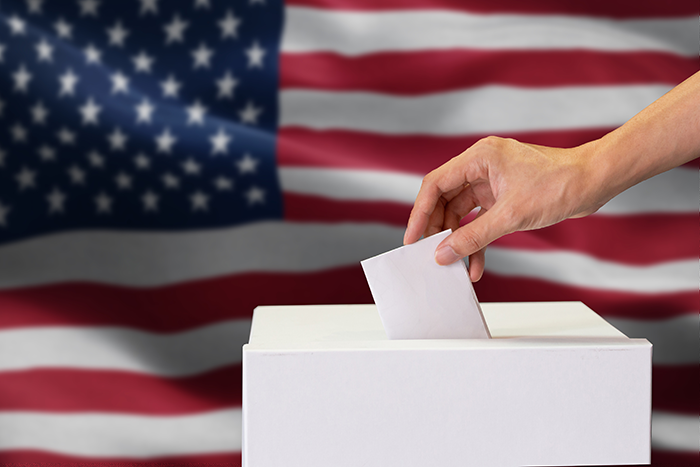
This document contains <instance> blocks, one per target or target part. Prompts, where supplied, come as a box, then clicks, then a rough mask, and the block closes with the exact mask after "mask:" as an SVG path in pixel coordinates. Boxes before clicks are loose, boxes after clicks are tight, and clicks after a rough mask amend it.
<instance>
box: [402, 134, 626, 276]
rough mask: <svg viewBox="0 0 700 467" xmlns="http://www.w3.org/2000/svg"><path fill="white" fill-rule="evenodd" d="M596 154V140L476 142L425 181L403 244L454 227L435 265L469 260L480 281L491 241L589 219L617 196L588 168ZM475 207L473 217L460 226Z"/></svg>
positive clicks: (439, 246)
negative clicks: (572, 144) (574, 144)
mask: <svg viewBox="0 0 700 467" xmlns="http://www.w3.org/2000/svg"><path fill="white" fill-rule="evenodd" d="M593 149H595V142H592V143H588V144H587V145H584V146H580V147H578V148H572V149H558V148H548V147H544V146H536V145H532V144H524V143H520V142H518V141H515V140H513V139H503V138H498V137H493V136H492V137H488V138H484V139H482V140H480V141H478V142H477V143H476V144H474V145H473V146H471V147H470V148H469V149H467V150H466V151H464V152H463V153H462V154H460V155H459V156H457V157H455V158H453V159H452V160H450V161H449V162H447V163H445V164H444V165H442V166H440V167H438V168H437V169H435V170H433V171H432V172H430V173H429V174H428V175H427V176H426V177H425V178H424V179H423V184H422V185H421V189H420V192H419V193H418V196H417V198H416V201H415V204H414V206H413V210H412V211H411V216H410V218H409V220H408V226H407V228H406V233H405V235H404V244H411V243H414V242H416V241H418V240H419V239H420V237H421V235H423V236H426V237H428V236H430V235H433V234H436V233H438V232H441V231H443V230H445V229H448V228H449V229H452V230H453V232H452V234H451V235H449V236H448V237H447V238H446V239H445V240H443V241H442V242H441V243H440V245H438V247H437V249H436V251H435V260H436V261H437V263H438V264H441V265H447V264H451V263H454V262H455V261H457V260H459V259H462V258H465V257H467V256H469V274H470V278H471V280H472V281H473V282H476V281H478V280H479V279H480V278H481V275H482V274H483V271H484V262H485V259H484V249H485V247H486V245H488V244H489V243H491V242H492V241H494V240H496V239H497V238H499V237H501V236H503V235H506V234H508V233H511V232H515V231H519V230H531V229H537V228H541V227H546V226H548V225H552V224H555V223H557V222H559V221H562V220H564V219H567V218H571V217H583V216H586V215H588V214H592V213H593V212H595V211H596V210H598V208H600V207H601V206H602V205H603V204H604V203H605V202H607V201H608V200H609V199H610V198H612V196H614V194H616V193H614V192H611V193H606V190H605V187H604V185H603V184H602V180H601V179H600V177H599V175H598V173H597V171H596V170H593V166H592V164H591V163H590V160H591V157H590V154H591V153H592V152H591V150H593ZM593 152H595V151H593ZM477 207H480V208H481V209H480V211H479V213H478V215H477V216H476V219H474V220H473V221H472V222H470V223H469V224H467V225H465V226H463V227H461V228H460V227H459V222H460V220H461V219H462V218H463V217H465V216H466V215H467V214H469V212H471V211H472V210H473V209H475V208H477Z"/></svg>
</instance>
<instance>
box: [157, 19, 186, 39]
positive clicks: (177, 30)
mask: <svg viewBox="0 0 700 467" xmlns="http://www.w3.org/2000/svg"><path fill="white" fill-rule="evenodd" d="M188 27H189V23H188V22H187V21H182V20H181V19H180V17H179V16H178V15H175V16H174V17H173V20H172V21H171V22H170V23H169V24H167V25H166V26H164V27H163V29H164V30H165V34H166V36H167V37H166V38H165V43H166V44H171V43H173V42H183V41H184V40H185V30H186V29H187V28H188Z"/></svg>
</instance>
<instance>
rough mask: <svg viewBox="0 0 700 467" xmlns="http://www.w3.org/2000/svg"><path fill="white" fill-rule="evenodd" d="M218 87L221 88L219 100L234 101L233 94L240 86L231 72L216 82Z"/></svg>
mask: <svg viewBox="0 0 700 467" xmlns="http://www.w3.org/2000/svg"><path fill="white" fill-rule="evenodd" d="M216 86H217V87H218V88H219V95H218V96H217V97H218V98H219V99H233V92H234V91H235V90H236V86H238V80H237V79H236V78H234V77H233V75H231V72H230V71H227V72H226V74H225V75H224V77H223V78H221V79H220V80H218V81H217V82H216Z"/></svg>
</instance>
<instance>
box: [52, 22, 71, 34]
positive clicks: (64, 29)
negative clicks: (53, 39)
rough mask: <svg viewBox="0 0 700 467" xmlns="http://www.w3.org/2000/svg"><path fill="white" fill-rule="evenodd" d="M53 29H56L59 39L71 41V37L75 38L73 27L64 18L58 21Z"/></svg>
mask: <svg viewBox="0 0 700 467" xmlns="http://www.w3.org/2000/svg"><path fill="white" fill-rule="evenodd" d="M53 27H54V28H55V29H56V34H58V37H62V38H64V39H70V38H71V36H73V26H71V25H70V24H68V23H67V22H66V21H65V20H64V19H63V18H60V19H59V20H58V21H56V24H54V26H53Z"/></svg>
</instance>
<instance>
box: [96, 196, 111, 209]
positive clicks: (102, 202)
mask: <svg viewBox="0 0 700 467" xmlns="http://www.w3.org/2000/svg"><path fill="white" fill-rule="evenodd" d="M95 204H96V205H97V213H98V214H103V213H104V214H109V213H110V212H112V198H110V197H109V196H107V195H106V194H105V193H104V192H102V193H100V194H99V195H98V196H97V197H96V198H95Z"/></svg>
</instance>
